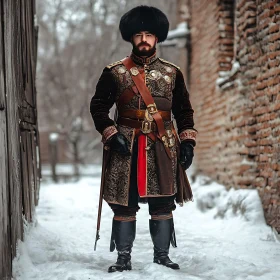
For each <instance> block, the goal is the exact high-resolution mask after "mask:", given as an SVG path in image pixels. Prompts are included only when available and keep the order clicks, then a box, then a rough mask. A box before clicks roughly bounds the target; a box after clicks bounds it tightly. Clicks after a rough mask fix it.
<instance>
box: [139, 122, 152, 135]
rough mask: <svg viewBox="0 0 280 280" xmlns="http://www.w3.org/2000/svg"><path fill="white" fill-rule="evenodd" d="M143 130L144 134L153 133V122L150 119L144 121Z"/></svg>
mask: <svg viewBox="0 0 280 280" xmlns="http://www.w3.org/2000/svg"><path fill="white" fill-rule="evenodd" d="M141 131H142V132H143V133H144V134H148V133H151V132H152V122H150V121H148V120H144V121H142V127H141Z"/></svg>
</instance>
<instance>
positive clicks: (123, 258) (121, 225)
mask: <svg viewBox="0 0 280 280" xmlns="http://www.w3.org/2000/svg"><path fill="white" fill-rule="evenodd" d="M135 232H136V221H116V220H113V227H112V237H111V245H110V251H111V252H113V251H114V250H115V248H116V249H117V251H118V259H117V262H116V263H115V264H113V265H111V266H110V267H109V269H108V272H115V271H123V270H131V261H130V260H131V255H130V254H131V249H132V245H133V241H134V239H135Z"/></svg>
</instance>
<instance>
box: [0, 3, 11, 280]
mask: <svg viewBox="0 0 280 280" xmlns="http://www.w3.org/2000/svg"><path fill="white" fill-rule="evenodd" d="M3 14H4V13H3V2H2V1H1V2H0V19H1V20H0V143H1V144H0V154H1V157H0V223H1V224H0V279H9V278H10V277H11V276H12V275H11V271H12V255H11V232H10V215H9V214H10V205H9V181H8V180H9V179H8V146H7V145H8V140H7V137H8V136H7V107H6V103H7V101H6V89H5V61H4V59H5V55H4V25H3V21H2V19H3Z"/></svg>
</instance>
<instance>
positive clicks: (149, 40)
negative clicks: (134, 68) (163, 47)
mask: <svg viewBox="0 0 280 280" xmlns="http://www.w3.org/2000/svg"><path fill="white" fill-rule="evenodd" d="M156 44H157V37H156V36H155V35H154V34H151V33H150V32H148V31H141V32H139V33H136V34H134V35H133V36H132V45H133V53H134V54H136V55H138V56H151V55H152V54H154V52H155V51H156Z"/></svg>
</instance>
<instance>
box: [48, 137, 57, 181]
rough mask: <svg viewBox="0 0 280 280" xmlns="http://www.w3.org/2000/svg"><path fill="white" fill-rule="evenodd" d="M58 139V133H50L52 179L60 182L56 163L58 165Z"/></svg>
mask: <svg viewBox="0 0 280 280" xmlns="http://www.w3.org/2000/svg"><path fill="white" fill-rule="evenodd" d="M57 140H58V133H51V134H50V135H49V147H50V154H51V169H52V179H53V181H54V182H56V183H57V182H58V178H57V172H56V165H57Z"/></svg>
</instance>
